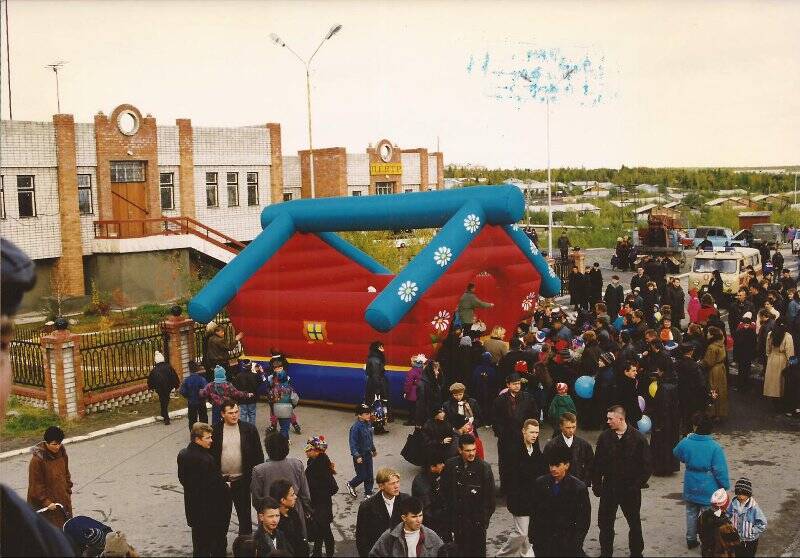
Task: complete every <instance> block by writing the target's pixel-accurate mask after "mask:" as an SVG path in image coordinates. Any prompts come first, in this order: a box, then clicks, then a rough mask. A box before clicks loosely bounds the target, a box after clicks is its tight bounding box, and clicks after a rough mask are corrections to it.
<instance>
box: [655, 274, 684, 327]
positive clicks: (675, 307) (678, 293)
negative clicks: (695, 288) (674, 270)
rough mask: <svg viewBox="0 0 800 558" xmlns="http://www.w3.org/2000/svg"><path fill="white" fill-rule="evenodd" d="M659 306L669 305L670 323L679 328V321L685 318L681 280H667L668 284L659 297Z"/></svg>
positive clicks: (673, 278)
mask: <svg viewBox="0 0 800 558" xmlns="http://www.w3.org/2000/svg"><path fill="white" fill-rule="evenodd" d="M661 304H668V305H669V307H670V308H671V309H672V323H673V324H674V325H676V326H677V327H678V328H680V327H681V320H683V318H684V317H685V316H686V312H685V308H686V293H684V292H683V287H681V280H680V279H679V278H678V277H675V276H672V277H670V278H669V284H668V285H667V288H666V289H664V296H663V297H661Z"/></svg>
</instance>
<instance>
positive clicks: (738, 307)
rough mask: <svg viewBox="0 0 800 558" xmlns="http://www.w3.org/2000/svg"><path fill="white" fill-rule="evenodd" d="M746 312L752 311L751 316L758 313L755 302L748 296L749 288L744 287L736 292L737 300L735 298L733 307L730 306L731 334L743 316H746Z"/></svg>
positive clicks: (729, 325)
mask: <svg viewBox="0 0 800 558" xmlns="http://www.w3.org/2000/svg"><path fill="white" fill-rule="evenodd" d="M746 312H750V315H751V316H755V314H756V311H755V309H754V308H753V303H752V302H750V300H748V298H747V289H745V288H744V287H742V288H741V289H739V291H738V292H737V293H736V300H734V301H733V304H731V307H730V308H728V331H730V332H731V335H733V332H734V331H736V327H737V326H738V325H739V322H741V321H742V316H744V315H745V313H746Z"/></svg>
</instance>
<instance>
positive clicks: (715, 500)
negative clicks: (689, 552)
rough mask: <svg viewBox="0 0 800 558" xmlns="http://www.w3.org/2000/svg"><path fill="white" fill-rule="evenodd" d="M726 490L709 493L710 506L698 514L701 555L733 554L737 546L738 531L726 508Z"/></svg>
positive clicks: (727, 502) (728, 499)
mask: <svg viewBox="0 0 800 558" xmlns="http://www.w3.org/2000/svg"><path fill="white" fill-rule="evenodd" d="M729 503H730V498H729V497H728V491H727V490H725V489H724V488H720V489H718V490H716V491H715V492H714V494H712V495H711V507H710V508H708V509H706V510H704V511H703V512H702V513H701V514H700V518H699V519H698V521H697V524H698V526H697V527H698V528H697V533H698V535H699V536H700V554H701V555H702V556H734V555H735V550H736V547H737V546H739V533H738V532H737V531H736V527H734V526H733V524H732V523H731V520H730V517H729V516H728V513H727V509H728V504H729Z"/></svg>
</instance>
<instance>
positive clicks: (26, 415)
mask: <svg viewBox="0 0 800 558" xmlns="http://www.w3.org/2000/svg"><path fill="white" fill-rule="evenodd" d="M185 407H186V400H185V399H183V398H182V397H179V398H177V399H172V400H170V403H169V410H170V411H176V410H178V409H183V408H185ZM8 411H16V412H18V413H19V415H18V416H7V417H6V421H5V423H4V424H3V426H2V428H0V450H2V451H10V450H14V449H18V448H24V447H27V446H33V445H34V444H36V443H37V442H39V441H41V439H42V434H43V433H44V431H45V429H46V428H47V427H48V426H52V425H58V426H60V427H61V428H62V429H63V430H64V433H65V434H66V435H67V438H69V437H71V436H81V435H83V434H88V433H90V432H94V431H95V430H102V429H103V428H109V427H111V426H116V425H118V424H124V423H126V422H132V421H134V420H139V419H142V418H147V417H154V416H158V414H159V411H160V409H159V405H158V398H154V399H153V400H152V401H147V402H145V403H138V404H136V405H128V406H125V407H119V408H117V409H112V410H109V411H100V412H97V413H92V414H90V415H86V416H85V417H83V418H80V419H75V420H63V419H61V418H59V417H58V416H57V415H55V414H53V413H52V412H50V411H47V410H45V409H38V408H36V407H31V406H28V405H23V404H21V403H19V402H17V401H16V400H15V399H14V398H12V399H11V401H10V402H9V406H8Z"/></svg>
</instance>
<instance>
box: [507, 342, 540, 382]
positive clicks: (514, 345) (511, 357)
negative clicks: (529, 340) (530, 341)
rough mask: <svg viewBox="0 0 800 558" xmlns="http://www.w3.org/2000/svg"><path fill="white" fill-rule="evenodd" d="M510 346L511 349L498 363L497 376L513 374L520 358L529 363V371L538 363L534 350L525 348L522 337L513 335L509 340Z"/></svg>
mask: <svg viewBox="0 0 800 558" xmlns="http://www.w3.org/2000/svg"><path fill="white" fill-rule="evenodd" d="M508 346H509V349H510V350H509V351H508V352H507V353H506V354H505V355H503V358H501V359H500V362H498V363H497V376H498V377H499V378H507V377H508V376H509V375H510V374H513V373H514V367H515V366H516V364H517V362H519V361H520V360H521V361H523V362H525V364H527V368H528V372H532V371H533V366H534V365H535V364H536V357H535V356H534V355H533V353H532V352H530V351H526V350H525V346H524V344H523V342H522V341H521V340H520V338H519V337H512V338H511V340H510V341H509V342H508Z"/></svg>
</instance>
